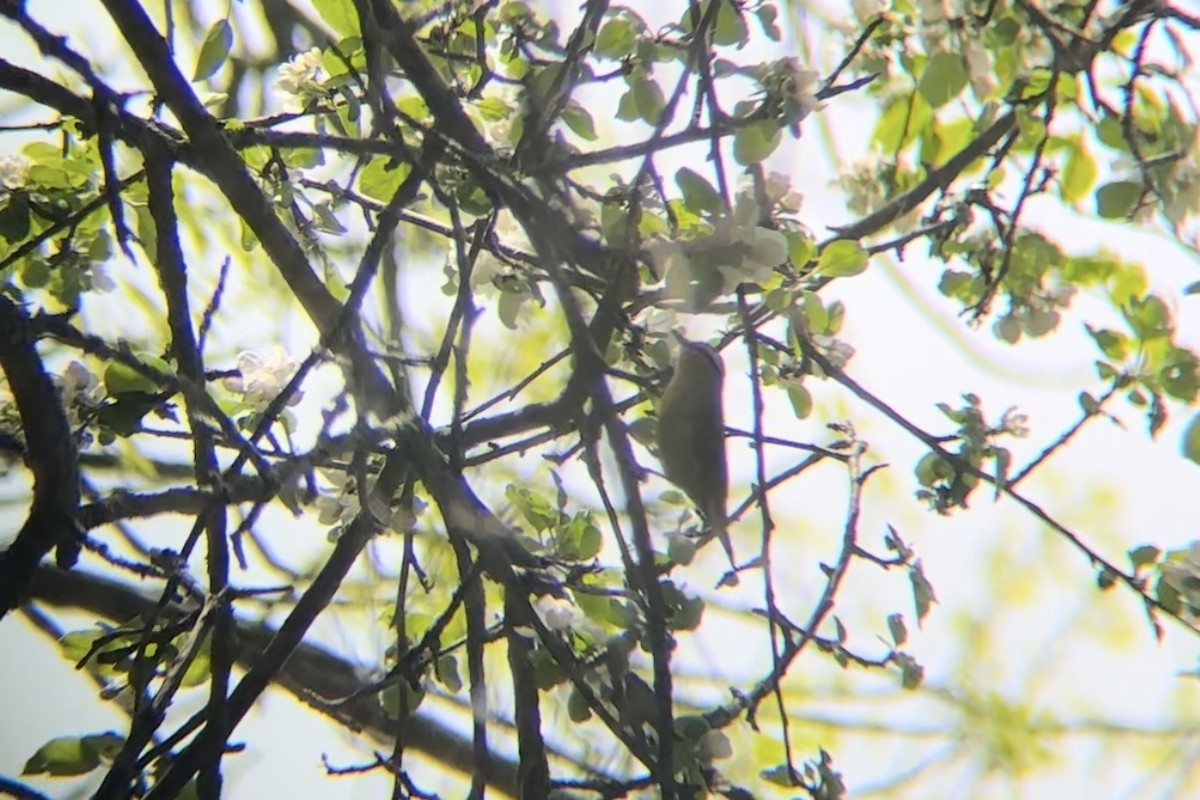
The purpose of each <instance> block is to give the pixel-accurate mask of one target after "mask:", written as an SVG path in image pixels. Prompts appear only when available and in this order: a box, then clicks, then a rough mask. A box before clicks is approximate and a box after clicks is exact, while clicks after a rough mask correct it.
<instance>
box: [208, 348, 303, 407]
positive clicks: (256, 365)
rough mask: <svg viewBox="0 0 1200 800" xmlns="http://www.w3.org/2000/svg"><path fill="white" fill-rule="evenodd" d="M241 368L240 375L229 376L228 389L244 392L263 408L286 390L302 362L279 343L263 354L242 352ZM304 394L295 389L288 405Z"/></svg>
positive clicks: (238, 366)
mask: <svg viewBox="0 0 1200 800" xmlns="http://www.w3.org/2000/svg"><path fill="white" fill-rule="evenodd" d="M237 368H238V372H239V373H240V374H239V375H235V376H233V377H230V378H226V379H225V386H226V388H228V389H229V390H230V391H233V392H237V393H239V394H241V395H242V397H243V399H244V400H245V401H246V402H247V403H248V404H250V405H252V406H254V407H255V408H256V409H258V410H262V409H264V408H266V407H267V405H269V404H270V402H271V401H272V400H274V399H275V397H276V396H277V395H278V394H279V393H280V392H281V391H283V387H284V386H286V385H287V382H288V381H290V380H291V379H292V376H293V375H295V374H296V370H298V369H299V368H300V362H299V361H297V360H296V359H294V358H292V357H291V356H290V355H288V352H287V351H286V350H284V349H283V348H282V347H280V346H279V345H275V346H273V347H271V348H268V349H267V350H266V351H265V353H262V354H260V353H256V352H250V351H245V352H242V353H239V354H238V357H237ZM302 397H303V392H299V391H297V392H294V393H293V394H292V396H291V397H290V398H288V405H290V406H294V405H296V404H297V403H299V402H300V399H301V398H302Z"/></svg>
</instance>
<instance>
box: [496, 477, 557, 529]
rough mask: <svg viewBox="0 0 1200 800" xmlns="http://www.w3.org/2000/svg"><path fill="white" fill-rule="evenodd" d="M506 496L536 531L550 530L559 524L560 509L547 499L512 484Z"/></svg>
mask: <svg viewBox="0 0 1200 800" xmlns="http://www.w3.org/2000/svg"><path fill="white" fill-rule="evenodd" d="M504 494H505V496H506V497H507V498H508V501H509V502H510V503H512V504H513V505H514V506H516V508H517V510H518V511H520V512H521V516H523V517H525V520H526V521H527V522H528V523H529V524H530V525H531V526H533V529H534V530H535V531H545V530H549V529H550V528H553V527H554V526H555V525H557V524H558V522H559V518H560V514H559V513H558V509H556V508H555V507H554V504H553V503H551V502H550V501H549V500H547V499H546V498H545V497H542V496H541V495H538V494H534V493H533V492H532V491H530V490H529V489H524V488H521V487H520V486H517V485H515V484H511V483H510V484H509V485H508V488H507V489H505V491H504Z"/></svg>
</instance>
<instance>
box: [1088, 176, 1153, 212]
mask: <svg viewBox="0 0 1200 800" xmlns="http://www.w3.org/2000/svg"><path fill="white" fill-rule="evenodd" d="M1141 197H1142V184H1140V183H1136V182H1134V181H1114V182H1113V183H1106V184H1104V185H1103V186H1101V187H1100V188H1099V189H1098V190H1097V191H1096V213H1097V214H1099V215H1100V216H1101V217H1104V218H1105V219H1124V218H1126V217H1128V216H1129V215H1130V214H1132V213H1133V212H1134V210H1135V209H1136V208H1137V203H1138V201H1139V200H1140V199H1141Z"/></svg>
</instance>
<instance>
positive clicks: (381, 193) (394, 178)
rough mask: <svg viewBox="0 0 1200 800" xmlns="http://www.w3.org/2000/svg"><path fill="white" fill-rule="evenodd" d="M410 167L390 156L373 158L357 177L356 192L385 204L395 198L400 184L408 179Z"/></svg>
mask: <svg viewBox="0 0 1200 800" xmlns="http://www.w3.org/2000/svg"><path fill="white" fill-rule="evenodd" d="M411 171H412V166H411V165H410V164H408V163H407V162H403V161H396V160H395V159H393V158H391V157H390V156H375V157H374V158H372V159H371V162H370V163H369V164H367V166H365V167H363V171H362V172H361V173H360V174H359V176H358V190H359V191H360V192H362V193H363V194H365V195H366V196H367V197H370V198H372V199H375V200H379V201H380V202H383V203H387V202H389V201H391V199H392V197H394V196H395V194H396V190H397V189H399V188H400V184H401V183H403V182H404V179H405V178H407V177H408V173H410V172H411Z"/></svg>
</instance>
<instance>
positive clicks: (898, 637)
mask: <svg viewBox="0 0 1200 800" xmlns="http://www.w3.org/2000/svg"><path fill="white" fill-rule="evenodd" d="M887 624H888V632H889V633H890V634H891V637H892V644H894V645H895V646H896V647H899V646H900V645H902V644H904V642H905V641H907V640H908V629H907V628H906V627H905V626H904V615H903V614H889V615H888V618H887Z"/></svg>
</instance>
